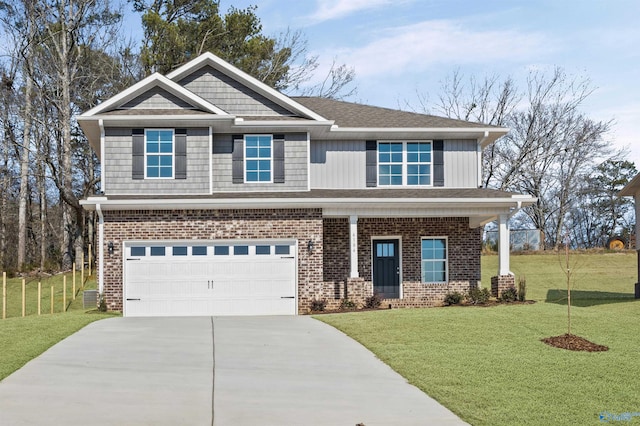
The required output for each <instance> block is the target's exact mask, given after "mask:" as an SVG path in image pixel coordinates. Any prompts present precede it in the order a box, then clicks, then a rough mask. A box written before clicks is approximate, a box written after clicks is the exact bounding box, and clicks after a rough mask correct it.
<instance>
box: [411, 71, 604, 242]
mask: <svg viewBox="0 0 640 426" xmlns="http://www.w3.org/2000/svg"><path fill="white" fill-rule="evenodd" d="M465 81H466V80H465V79H464V77H463V76H462V75H460V73H459V72H455V73H454V74H453V75H452V77H451V78H449V79H447V80H445V81H444V83H443V86H442V94H441V95H440V97H439V103H437V104H436V107H435V109H436V110H437V111H438V112H439V113H441V114H443V115H445V116H448V117H452V118H458V119H462V120H469V121H478V122H483V123H485V124H490V125H500V126H506V127H509V128H510V130H511V131H510V132H509V133H508V134H507V135H506V136H504V137H502V138H500V139H498V140H497V141H496V142H494V143H493V144H492V145H491V146H490V147H488V148H487V149H486V150H485V152H484V157H483V162H484V167H483V168H484V175H483V186H485V187H494V188H498V189H502V190H507V191H515V192H522V193H526V194H530V195H533V196H535V197H537V198H538V201H537V203H535V204H534V205H533V206H531V207H529V208H527V209H525V210H524V212H525V213H526V215H527V216H528V218H529V220H530V221H531V223H533V225H534V226H535V227H536V228H537V229H539V230H542V231H544V235H545V240H546V244H547V246H552V247H553V246H557V245H558V244H560V243H561V230H562V229H563V228H564V221H565V219H566V217H567V215H568V213H569V211H570V209H571V207H572V206H573V204H574V203H575V200H576V196H577V193H576V190H575V189H576V188H577V187H578V186H579V182H580V180H581V179H583V178H584V176H585V175H587V174H588V173H589V172H590V171H591V170H593V168H594V167H595V165H596V164H597V163H598V162H599V161H600V160H602V159H603V158H604V157H606V156H607V155H608V154H609V150H608V147H609V145H608V143H607V142H606V141H605V140H604V136H605V135H606V134H607V132H608V131H609V130H610V127H611V122H602V121H594V120H591V119H589V118H588V117H587V116H585V115H584V114H583V113H582V112H581V111H580V108H581V106H582V104H583V103H584V100H585V99H586V98H587V97H588V96H589V95H591V94H592V93H593V90H594V89H593V87H592V85H591V82H590V81H589V79H588V78H579V77H569V76H567V75H566V73H565V72H564V71H563V70H562V69H560V68H555V69H553V70H552V71H551V72H549V73H545V72H539V71H534V72H532V73H530V74H529V76H528V78H527V81H526V87H525V89H524V90H518V89H517V85H516V83H515V82H514V80H513V79H512V78H510V77H507V78H505V79H503V80H500V79H499V78H498V77H496V76H493V77H486V78H485V79H484V80H476V79H474V78H471V79H469V83H468V84H465ZM423 99H424V98H423Z"/></svg>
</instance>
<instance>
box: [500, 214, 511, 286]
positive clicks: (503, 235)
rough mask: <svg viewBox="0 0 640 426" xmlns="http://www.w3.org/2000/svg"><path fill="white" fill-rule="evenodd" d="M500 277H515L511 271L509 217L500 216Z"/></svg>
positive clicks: (506, 215)
mask: <svg viewBox="0 0 640 426" xmlns="http://www.w3.org/2000/svg"><path fill="white" fill-rule="evenodd" d="M498 275H499V276H501V275H513V274H512V273H511V271H510V270H509V215H508V214H501V215H500V216H498Z"/></svg>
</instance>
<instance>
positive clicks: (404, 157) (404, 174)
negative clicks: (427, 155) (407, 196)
mask: <svg viewBox="0 0 640 426" xmlns="http://www.w3.org/2000/svg"><path fill="white" fill-rule="evenodd" d="M381 143H401V144H402V185H392V184H381V183H380V165H381V164H397V163H380V144H381ZM408 143H428V144H429V145H430V146H431V161H429V162H428V163H408V162H407V144H408ZM409 164H428V165H429V169H430V170H431V173H430V174H429V176H430V181H431V183H430V184H429V185H408V184H407V177H408V165H409ZM376 167H377V170H376V179H377V180H378V182H377V184H378V186H382V187H388V188H400V187H407V188H431V187H433V140H428V139H427V140H406V141H390V140H380V141H378V144H377V146H376Z"/></svg>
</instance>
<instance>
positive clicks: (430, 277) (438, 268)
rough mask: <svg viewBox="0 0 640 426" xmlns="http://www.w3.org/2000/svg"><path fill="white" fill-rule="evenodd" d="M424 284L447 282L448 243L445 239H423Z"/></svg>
mask: <svg viewBox="0 0 640 426" xmlns="http://www.w3.org/2000/svg"><path fill="white" fill-rule="evenodd" d="M422 282H425V283H444V282H447V241H446V239H444V238H423V239H422Z"/></svg>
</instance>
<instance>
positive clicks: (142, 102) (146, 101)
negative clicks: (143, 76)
mask: <svg viewBox="0 0 640 426" xmlns="http://www.w3.org/2000/svg"><path fill="white" fill-rule="evenodd" d="M120 108H123V109H184V108H187V109H193V106H192V105H190V104H189V103H188V102H185V101H183V100H182V99H180V98H179V97H177V96H175V95H173V94H171V93H169V92H167V91H166V90H164V89H161V88H159V87H154V88H152V89H149V90H148V91H147V92H145V93H143V94H142V95H140V96H138V97H136V98H134V99H132V100H130V101H129V102H127V103H125V104H123V105H122V106H121V107H120Z"/></svg>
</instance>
